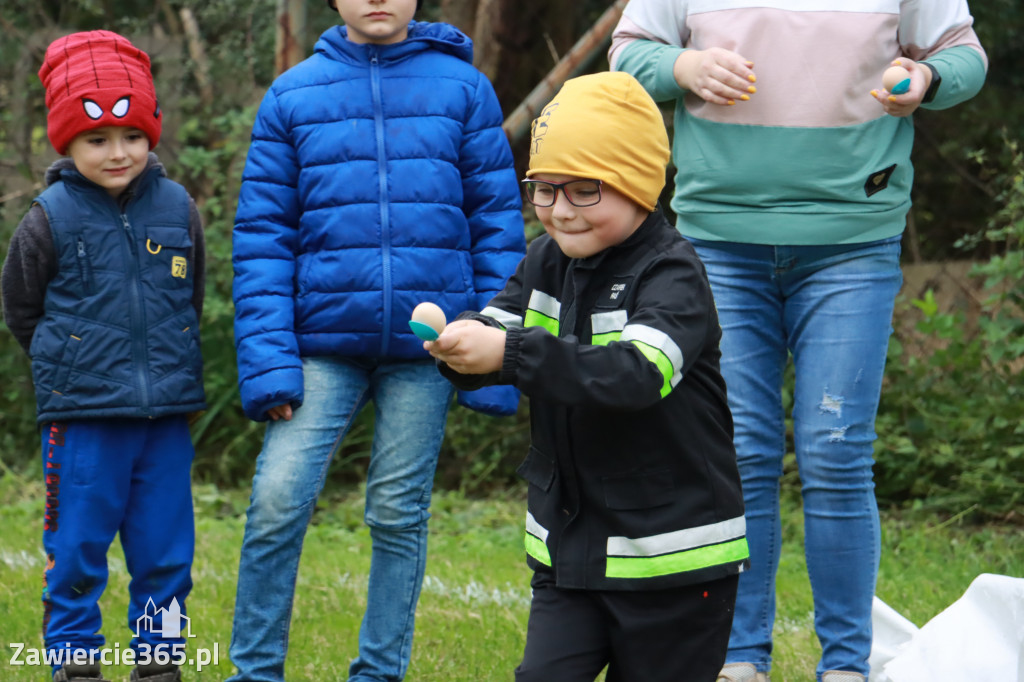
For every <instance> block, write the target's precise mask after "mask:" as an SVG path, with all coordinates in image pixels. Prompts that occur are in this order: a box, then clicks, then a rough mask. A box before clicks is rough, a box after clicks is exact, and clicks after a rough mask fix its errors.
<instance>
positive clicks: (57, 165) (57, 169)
mask: <svg viewBox="0 0 1024 682" xmlns="http://www.w3.org/2000/svg"><path fill="white" fill-rule="evenodd" d="M150 168H159V169H160V175H162V176H166V175H167V169H165V168H164V165H163V164H162V163H160V159H159V158H158V157H157V155H156V154H154V153H153V152H150V153H149V157H148V158H147V159H146V167H145V168H144V169H143V170H142V172H141V173H139V175H138V177H137V178H135V179H134V180H132V182H131V184H130V185H128V188H127V190H126V191H129V190H131V189H132V188H133V187H134V186H135V184H136V183H137V182H138V181H139V178H141V177H142V176H143V175H145V174H146V171H148V170H149V169H150ZM75 170H76V169H75V162H74V161H72V160H71V157H70V156H62V157H61V158H59V159H57V160H56V161H54V162H53V163H52V164H50V167H49V168H47V169H46V173H45V175H44V176H43V181H44V182H45V183H46V186H47V187H49V186H50V185H52V184H53V183H55V182H57V181H58V180H60V177H61V174H62V173H63V172H64V171H75Z"/></svg>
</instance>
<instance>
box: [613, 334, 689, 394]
mask: <svg viewBox="0 0 1024 682" xmlns="http://www.w3.org/2000/svg"><path fill="white" fill-rule="evenodd" d="M619 341H640V342H641V343H646V344H647V345H648V346H651V347H652V348H657V349H658V350H659V351H660V352H661V353H663V354H664V355H665V357H666V358H668V361H669V362H670V363H672V369H673V374H672V376H671V377H670V378H669V380H668V381H669V385H670V386H672V387H675V385H676V384H678V383H679V382H680V381H682V380H683V351H682V350H681V349H680V348H679V346H677V345H676V342H675V341H673V340H672V337H670V336H669V335H668V334H666V333H665V332H663V331H659V330H657V329H655V328H654V327H648V326H647V325H644V324H628V325H626V326H625V327H624V328H623V329H622V336H621V337H620V338H619Z"/></svg>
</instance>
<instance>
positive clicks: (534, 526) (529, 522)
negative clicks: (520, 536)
mask: <svg viewBox="0 0 1024 682" xmlns="http://www.w3.org/2000/svg"><path fill="white" fill-rule="evenodd" d="M526 532H527V533H529V534H530V535H534V536H536V537H538V538H540V539H541V540H543V541H544V542H547V541H548V529H547V528H545V527H544V526H542V525H540V524H539V523H537V519H535V518H533V514H531V513H530V512H526Z"/></svg>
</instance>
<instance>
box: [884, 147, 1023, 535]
mask: <svg viewBox="0 0 1024 682" xmlns="http://www.w3.org/2000/svg"><path fill="white" fill-rule="evenodd" d="M1004 140H1005V144H1006V149H1007V151H1008V153H1009V155H1010V156H1011V168H1012V172H1011V173H1009V174H1008V175H1006V176H1005V178H1004V184H1003V188H1002V191H1001V193H1000V194H999V201H1000V205H1001V208H1000V210H999V211H998V212H997V213H996V214H995V215H994V217H993V219H992V220H991V222H990V223H989V225H988V227H987V229H986V230H984V231H982V232H981V233H979V234H977V235H970V236H968V237H966V238H964V240H962V241H963V242H964V246H965V247H966V248H973V246H974V245H975V243H976V242H978V241H980V240H985V241H988V242H990V243H991V244H992V245H993V247H994V248H995V249H996V250H997V251H996V253H995V255H993V256H992V257H991V258H990V259H989V260H988V261H987V262H984V263H981V264H978V265H976V266H975V267H974V269H973V271H972V274H973V275H974V276H976V277H982V278H984V286H985V290H986V291H987V292H988V297H987V298H986V299H985V300H984V302H983V306H982V311H981V316H980V318H979V320H978V323H977V326H976V328H974V327H972V325H969V324H968V321H967V319H966V315H965V314H964V312H963V311H960V310H955V311H952V312H940V311H939V308H938V305H937V304H936V302H935V298H934V296H933V295H932V292H931V291H929V292H928V293H927V294H926V295H925V297H924V298H923V299H920V300H915V301H912V302H910V305H912V306H913V307H915V308H917V309H918V310H919V311H920V312H921V314H922V319H921V321H920V322H919V323H918V325H917V331H918V332H919V333H920V334H923V335H924V336H925V337H927V338H930V339H931V340H932V342H933V343H935V344H936V346H937V347H936V350H934V352H931V353H930V354H928V355H926V356H924V357H917V356H915V355H913V354H911V353H909V352H907V351H906V350H905V348H904V345H903V344H902V343H901V342H900V340H899V339H893V341H892V343H891V344H890V348H889V364H888V368H887V371H886V387H885V389H884V390H883V392H882V404H881V407H880V410H879V415H878V427H877V431H878V433H879V440H878V441H877V443H876V447H875V456H876V460H877V462H878V464H877V467H876V482H877V486H878V497H879V500H880V501H882V502H884V503H891V504H907V503H910V504H911V505H913V506H914V507H923V508H927V509H932V510H943V511H946V512H951V513H953V512H955V513H969V514H973V515H977V516H979V517H983V518H992V517H1002V518H1007V519H1011V518H1012V519H1015V520H1017V521H1020V520H1021V519H1020V516H1019V511H1018V510H1019V508H1020V507H1021V504H1022V502H1024V419H1022V416H1024V376H1022V374H1024V372H1022V365H1024V288H1022V282H1024V153H1022V151H1021V149H1020V148H1019V145H1018V143H1017V142H1016V141H1014V140H1012V139H1010V138H1008V137H1006V136H1005V135H1004ZM904 305H906V303H904ZM897 314H898V315H899V314H900V313H899V312H897Z"/></svg>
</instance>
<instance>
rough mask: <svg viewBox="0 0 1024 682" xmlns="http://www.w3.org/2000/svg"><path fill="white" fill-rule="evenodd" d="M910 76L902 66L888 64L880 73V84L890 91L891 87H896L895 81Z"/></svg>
mask: <svg viewBox="0 0 1024 682" xmlns="http://www.w3.org/2000/svg"><path fill="white" fill-rule="evenodd" d="M908 78H910V72H909V71H907V70H906V69H904V68H903V67H902V66H890V67H889V68H888V69H886V70H885V73H883V74H882V86H883V87H884V88H885V89H886V90H888V91H889V92H892V89H893V88H894V87H896V84H897V83H900V82H902V81H905V80H906V79H908Z"/></svg>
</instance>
